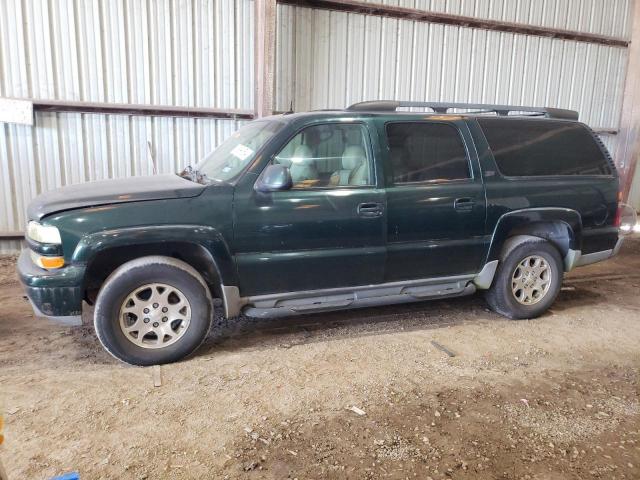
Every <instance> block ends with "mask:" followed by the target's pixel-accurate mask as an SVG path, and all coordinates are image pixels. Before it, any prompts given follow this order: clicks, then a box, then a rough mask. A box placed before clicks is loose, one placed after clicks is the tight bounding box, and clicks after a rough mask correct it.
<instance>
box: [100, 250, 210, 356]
mask: <svg viewBox="0 0 640 480" xmlns="http://www.w3.org/2000/svg"><path fill="white" fill-rule="evenodd" d="M145 308H146V310H143V309H145ZM144 312H148V313H144ZM140 317H144V318H142V319H141V318H140ZM140 320H142V322H141V321H140ZM212 321H213V300H212V298H211V293H210V292H209V288H208V287H207V284H206V283H205V282H204V280H203V279H202V277H201V276H200V274H199V273H198V272H197V271H196V270H195V269H194V268H193V267H191V266H190V265H188V264H187V263H185V262H182V261H180V260H177V259H175V258H171V257H163V256H148V257H141V258H138V259H135V260H132V261H130V262H127V263H125V264H124V265H122V266H120V267H118V268H117V269H116V270H115V271H114V272H113V273H112V274H111V275H109V277H108V278H107V280H106V281H105V282H104V284H103V285H102V288H101V289H100V292H99V293H98V297H97V299H96V303H95V312H94V326H95V329H96V333H97V335H98V339H99V340H100V343H101V344H102V346H103V347H104V348H105V350H107V352H109V353H110V354H111V355H113V356H114V357H115V358H117V359H118V360H120V361H122V362H125V363H129V364H131V365H141V366H146V365H158V364H163V363H171V362H176V361H178V360H181V359H182V358H184V357H186V356H187V355H189V354H191V353H193V352H194V351H195V350H196V349H197V348H198V347H199V346H200V345H201V344H202V342H203V341H204V339H205V338H206V336H207V333H208V332H209V329H210V328H211V323H212ZM161 337H162V338H161Z"/></svg>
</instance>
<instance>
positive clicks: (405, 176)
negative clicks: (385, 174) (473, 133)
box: [387, 122, 470, 184]
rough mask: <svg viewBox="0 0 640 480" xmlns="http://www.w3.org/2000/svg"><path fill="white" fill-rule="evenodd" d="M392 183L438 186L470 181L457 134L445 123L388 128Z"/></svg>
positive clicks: (412, 123)
mask: <svg viewBox="0 0 640 480" xmlns="http://www.w3.org/2000/svg"><path fill="white" fill-rule="evenodd" d="M387 142H388V143H389V154H390V167H391V171H392V175H393V182H394V183H396V184H398V183H413V182H438V181H449V180H462V179H467V178H469V177H470V174H469V160H468V159H467V152H466V150H465V148H464V144H463V143H462V139H461V137H460V133H459V132H458V130H457V129H456V128H455V127H453V126H451V125H447V124H443V123H429V122H402V123H400V122H398V123H389V124H387Z"/></svg>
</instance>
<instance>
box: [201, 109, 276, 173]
mask: <svg viewBox="0 0 640 480" xmlns="http://www.w3.org/2000/svg"><path fill="white" fill-rule="evenodd" d="M282 126H283V124H282V123H280V122H274V121H272V120H259V121H255V122H251V123H248V124H247V125H245V126H244V127H242V128H241V129H240V130H238V131H237V132H235V133H234V134H233V135H231V136H230V137H229V138H228V139H227V140H225V141H224V143H222V144H221V145H220V146H219V147H218V148H216V149H215V150H214V151H213V152H211V153H209V154H208V155H207V156H206V157H204V158H203V159H202V161H201V162H200V163H199V164H198V166H197V167H196V170H197V171H198V172H199V173H201V174H204V175H206V177H207V178H208V179H210V180H217V181H222V182H227V181H229V180H231V179H232V178H233V177H235V176H236V175H238V174H239V173H240V172H241V171H242V170H243V169H244V168H245V167H246V166H247V165H249V163H251V161H252V160H253V159H254V158H255V156H256V152H257V151H258V150H260V149H261V148H262V147H263V145H264V144H265V143H267V141H268V140H269V139H270V138H271V137H273V136H274V135H275V134H276V132H277V131H278V130H280V129H281V128H282Z"/></svg>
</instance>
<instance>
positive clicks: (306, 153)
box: [289, 145, 319, 184]
mask: <svg viewBox="0 0 640 480" xmlns="http://www.w3.org/2000/svg"><path fill="white" fill-rule="evenodd" d="M289 171H290V172H291V180H293V183H294V184H296V183H300V182H305V181H309V180H312V181H315V180H318V178H319V175H318V169H317V167H316V164H315V158H314V157H313V152H312V151H311V149H310V148H309V147H307V146H306V145H299V146H297V147H296V149H295V150H294V152H293V155H292V156H291V165H290V167H289Z"/></svg>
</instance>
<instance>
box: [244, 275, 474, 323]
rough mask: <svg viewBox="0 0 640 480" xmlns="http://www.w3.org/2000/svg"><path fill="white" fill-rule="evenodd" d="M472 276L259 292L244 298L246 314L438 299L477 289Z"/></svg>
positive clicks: (294, 312)
mask: <svg viewBox="0 0 640 480" xmlns="http://www.w3.org/2000/svg"><path fill="white" fill-rule="evenodd" d="M472 279H473V276H470V277H469V276H464V277H451V278H449V279H446V280H447V281H444V282H443V280H445V279H441V281H440V282H437V281H434V280H422V281H418V282H415V281H414V282H394V283H387V284H382V285H371V286H366V287H356V288H352V289H351V290H350V291H349V290H348V289H330V290H316V291H309V292H297V293H288V294H275V295H262V296H259V297H250V298H248V299H247V303H248V304H249V306H248V307H246V308H245V309H244V313H245V315H247V316H249V317H258V318H275V317H284V316H290V315H301V314H305V313H315V312H326V311H331V310H343V309H349V308H361V307H373V306H380V305H393V304H399V303H410V302H419V301H422V300H433V299H438V298H447V297H459V296H462V295H470V294H472V293H474V292H475V291H476V287H475V285H474V284H473V283H472V282H471V280H472Z"/></svg>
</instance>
